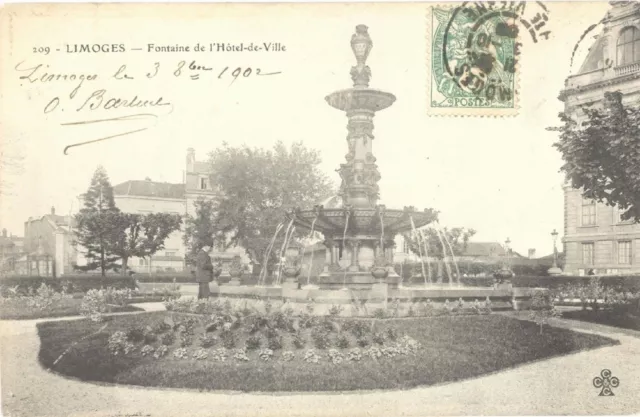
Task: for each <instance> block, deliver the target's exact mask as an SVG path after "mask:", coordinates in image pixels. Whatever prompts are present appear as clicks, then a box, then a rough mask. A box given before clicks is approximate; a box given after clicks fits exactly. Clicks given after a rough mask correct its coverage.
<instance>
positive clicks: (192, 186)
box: [113, 148, 248, 273]
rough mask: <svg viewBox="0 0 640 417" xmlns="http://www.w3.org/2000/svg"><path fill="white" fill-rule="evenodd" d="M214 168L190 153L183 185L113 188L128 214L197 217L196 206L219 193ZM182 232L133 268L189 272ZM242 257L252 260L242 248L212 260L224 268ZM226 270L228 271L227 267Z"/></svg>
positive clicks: (152, 183)
mask: <svg viewBox="0 0 640 417" xmlns="http://www.w3.org/2000/svg"><path fill="white" fill-rule="evenodd" d="M209 173H210V168H209V163H208V162H206V161H197V160H196V156H195V150H194V149H193V148H189V149H187V156H186V164H185V174H184V182H183V183H166V182H155V181H151V179H149V178H147V179H145V180H130V181H125V182H123V183H121V184H117V185H115V186H114V187H113V194H114V200H115V203H116V206H117V207H118V208H119V209H120V210H122V211H123V212H125V213H140V214H145V213H172V214H180V215H186V214H189V215H194V214H195V206H194V202H195V201H196V200H198V199H200V198H205V199H211V198H214V197H215V195H216V191H217V190H216V189H214V187H213V186H212V184H210V178H209ZM183 236H184V233H183V231H182V230H179V231H176V232H174V233H172V234H171V235H170V236H169V237H168V238H167V240H166V241H165V245H164V246H165V249H164V250H162V251H159V252H157V253H156V254H155V255H154V256H152V257H151V258H150V259H142V258H133V259H131V260H130V261H129V267H130V268H131V269H132V270H133V271H135V272H139V273H161V272H176V271H183V270H184V269H185V261H184V259H185V253H186V247H185V244H184V242H183ZM236 255H239V256H240V257H241V258H242V259H243V261H244V262H245V263H248V258H247V256H246V254H245V250H244V249H243V248H240V247H235V248H231V249H229V250H227V251H224V252H212V253H211V257H212V258H219V259H221V260H222V261H223V263H224V264H228V263H230V262H231V260H232V259H233V257H234V256H236ZM223 269H224V267H223Z"/></svg>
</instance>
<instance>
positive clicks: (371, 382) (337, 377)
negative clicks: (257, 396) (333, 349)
mask: <svg viewBox="0 0 640 417" xmlns="http://www.w3.org/2000/svg"><path fill="white" fill-rule="evenodd" d="M167 317H173V320H182V319H181V318H180V317H183V318H184V317H185V315H182V314H180V313H167V312H154V313H145V314H138V315H135V316H117V317H111V318H109V320H108V321H107V322H106V323H93V322H91V321H89V320H83V321H74V322H73V323H71V322H64V321H63V322H49V323H41V324H39V325H38V332H39V336H40V339H41V348H40V354H39V359H40V361H41V363H42V364H43V366H44V367H46V368H52V369H53V370H54V371H56V372H59V373H61V374H64V375H68V376H72V377H76V378H80V379H82V380H88V381H104V382H113V383H122V384H131V385H142V386H156V387H172V388H194V389H203V390H238V391H263V392H268V391H271V392H273V391H346V390H357V389H404V388H410V387H415V386H424V385H432V384H438V383H444V382H451V381H456V380H460V379H465V378H471V377H476V376H480V375H483V374H486V373H490V372H495V371H499V370H503V369H507V368H511V367H514V366H517V365H520V364H523V363H526V362H531V361H535V360H539V359H544V358H549V357H552V356H557V355H563V354H567V353H570V352H575V351H578V350H583V349H593V348H597V347H601V346H607V345H614V344H617V343H618V342H616V341H614V340H612V339H608V338H604V337H600V336H596V335H589V334H582V333H576V332H572V331H570V330H566V329H559V328H549V327H547V328H545V330H544V333H543V335H542V336H541V335H539V328H538V326H537V325H536V324H535V323H531V322H526V321H520V320H516V319H512V318H509V317H505V316H500V315H479V316H445V317H433V318H424V317H420V318H412V319H384V320H373V319H367V320H362V319H360V320H357V319H338V320H340V325H341V326H344V328H346V324H345V323H347V322H348V321H351V322H352V323H353V322H354V321H360V322H365V323H366V324H367V325H370V323H371V322H372V321H375V329H376V331H378V332H385V331H386V330H387V329H388V328H395V329H396V330H397V332H398V334H399V335H403V334H406V335H409V336H410V337H412V338H414V339H416V340H417V341H418V342H420V343H421V344H422V346H421V347H420V348H419V349H418V351H417V353H416V354H415V355H399V356H396V357H393V358H386V357H384V356H383V357H381V358H379V359H372V358H368V357H367V358H363V359H362V360H361V361H358V362H352V361H344V362H341V363H339V364H333V363H331V362H329V361H328V360H327V359H326V358H327V352H328V351H327V350H319V349H316V351H317V353H318V354H319V355H320V356H321V360H320V361H319V363H307V362H305V361H304V360H302V356H303V355H304V352H305V351H306V350H307V348H311V347H313V346H305V347H304V348H303V349H298V350H296V349H295V348H292V347H290V346H288V345H287V346H284V345H283V349H287V350H289V349H291V350H293V351H294V353H295V355H296V358H295V359H294V360H292V361H290V362H286V361H283V360H281V357H282V350H275V354H274V358H273V360H271V361H263V360H261V359H259V358H258V357H257V354H256V352H255V351H251V352H250V354H248V355H249V356H250V358H249V360H248V361H247V362H241V361H237V360H234V358H233V353H231V352H230V353H229V355H228V358H227V360H226V361H216V360H213V358H212V357H211V356H212V354H211V353H210V355H209V358H207V359H204V360H196V359H194V358H192V352H193V351H195V350H196V349H197V348H198V345H197V344H196V343H194V345H193V346H189V347H187V348H186V349H187V351H188V357H187V358H185V359H179V358H176V357H174V355H173V354H172V352H173V351H175V350H176V349H177V348H178V345H177V344H176V345H173V346H170V347H169V353H168V354H167V355H166V356H164V357H161V358H159V359H156V358H154V357H153V355H147V356H142V355H141V353H140V346H141V345H142V343H140V344H138V347H137V348H136V350H135V351H134V352H133V353H129V354H126V355H124V354H119V355H112V354H111V353H110V351H109V349H108V339H109V337H110V335H112V334H113V333H114V332H115V331H125V332H126V331H127V330H128V329H131V328H132V326H134V327H137V328H140V327H145V326H158V324H159V323H163V322H164V321H165V319H166V318H167ZM192 317H193V316H192ZM105 325H106V327H105V328H104V329H102V330H101V328H102V327H103V326H105ZM239 331H242V329H240V330H239ZM92 333H95V334H93V335H92ZM243 337H244V336H243ZM83 338H84V339H83ZM81 339H83V340H81ZM75 341H79V342H78V343H77V344H76V345H75V346H73V347H72V348H71V349H70V350H69V351H68V353H67V354H66V355H65V356H64V357H63V358H62V359H61V360H60V361H59V362H58V363H57V364H56V365H53V363H54V361H55V360H56V359H57V358H58V357H59V356H60V355H61V354H62V353H63V352H64V351H65V350H67V348H69V346H70V345H71V344H72V343H74V342H75ZM351 347H353V346H351ZM218 348H219V345H216V346H213V347H211V348H208V349H207V350H208V351H209V352H213V351H214V350H215V349H218Z"/></svg>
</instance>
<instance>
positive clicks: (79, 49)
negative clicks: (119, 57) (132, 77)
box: [64, 43, 127, 54]
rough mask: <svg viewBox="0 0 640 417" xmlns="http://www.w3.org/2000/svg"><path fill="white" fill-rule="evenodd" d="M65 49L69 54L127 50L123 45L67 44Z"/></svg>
mask: <svg viewBox="0 0 640 417" xmlns="http://www.w3.org/2000/svg"><path fill="white" fill-rule="evenodd" d="M64 48H65V51H66V52H67V53H69V54H75V53H111V52H126V50H127V49H126V48H125V46H124V44H122V43H65V44H64Z"/></svg>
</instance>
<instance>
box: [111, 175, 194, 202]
mask: <svg viewBox="0 0 640 417" xmlns="http://www.w3.org/2000/svg"><path fill="white" fill-rule="evenodd" d="M184 193H185V186H184V184H172V183H168V182H155V181H149V180H130V181H125V182H123V183H121V184H118V185H116V186H114V187H113V194H114V195H117V196H123V195H130V196H139V197H157V198H175V199H182V198H184Z"/></svg>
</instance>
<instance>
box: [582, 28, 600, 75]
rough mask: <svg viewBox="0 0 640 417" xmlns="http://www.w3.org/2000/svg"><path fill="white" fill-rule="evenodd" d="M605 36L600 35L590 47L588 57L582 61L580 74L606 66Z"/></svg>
mask: <svg viewBox="0 0 640 417" xmlns="http://www.w3.org/2000/svg"><path fill="white" fill-rule="evenodd" d="M603 48H604V37H602V36H598V39H597V40H596V41H595V43H594V44H593V46H591V48H589V53H588V54H587V58H586V59H585V60H584V62H583V63H582V66H581V67H580V70H579V71H578V74H584V73H586V72H590V71H594V70H597V69H600V68H602V67H603V66H604V63H603V59H604V51H603Z"/></svg>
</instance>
